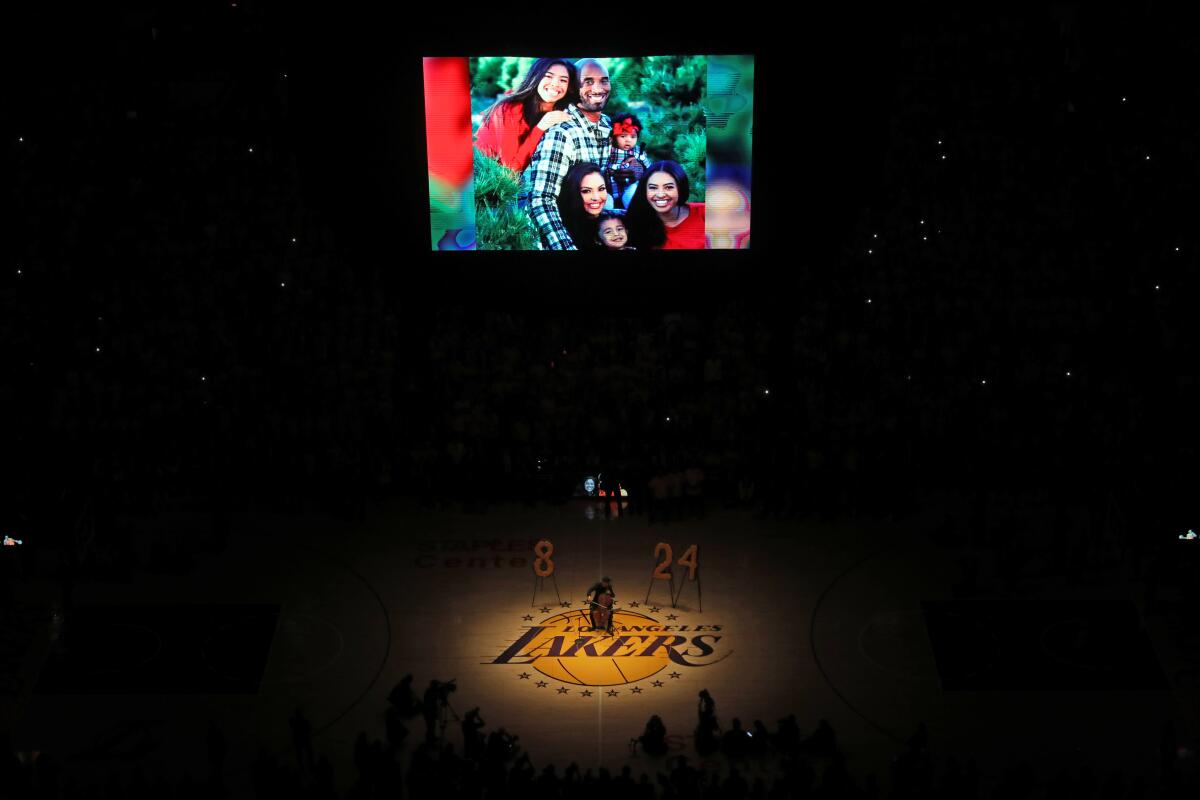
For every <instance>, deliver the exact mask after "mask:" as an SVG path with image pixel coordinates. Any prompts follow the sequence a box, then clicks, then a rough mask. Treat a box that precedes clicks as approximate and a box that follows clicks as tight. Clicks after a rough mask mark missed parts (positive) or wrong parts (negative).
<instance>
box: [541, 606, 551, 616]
mask: <svg viewBox="0 0 1200 800" xmlns="http://www.w3.org/2000/svg"><path fill="white" fill-rule="evenodd" d="M542 613H543V614H549V613H550V609H548V608H546V607H545V606H542Z"/></svg>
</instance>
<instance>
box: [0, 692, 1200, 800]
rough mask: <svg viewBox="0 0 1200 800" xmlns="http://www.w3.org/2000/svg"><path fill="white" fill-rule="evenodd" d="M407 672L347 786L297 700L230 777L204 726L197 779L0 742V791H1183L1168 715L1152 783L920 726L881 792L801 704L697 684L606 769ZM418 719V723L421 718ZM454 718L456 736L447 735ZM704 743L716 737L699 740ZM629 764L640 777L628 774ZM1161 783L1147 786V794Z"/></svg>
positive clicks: (646, 795) (84, 799)
mask: <svg viewBox="0 0 1200 800" xmlns="http://www.w3.org/2000/svg"><path fill="white" fill-rule="evenodd" d="M411 678H412V676H411V675H409V676H406V678H405V680H404V681H403V682H402V683H401V684H400V685H398V686H397V687H396V688H395V689H394V690H393V691H392V693H391V695H390V696H389V703H388V707H387V708H386V709H385V711H384V716H385V718H386V720H387V723H386V727H385V734H384V737H383V738H382V739H380V738H377V737H376V736H372V735H369V734H368V732H367V731H360V732H359V734H358V736H357V738H356V739H355V743H354V752H353V765H354V769H355V776H354V778H353V780H352V781H351V782H350V788H349V789H348V790H347V791H346V792H345V794H344V795H343V794H341V793H339V792H338V790H337V789H336V788H335V787H336V783H337V782H336V781H335V777H334V768H333V766H332V764H331V762H330V759H329V754H328V753H324V752H321V750H320V748H319V742H318V743H316V744H314V737H313V733H312V726H311V723H310V722H309V720H308V719H307V718H306V717H305V716H304V713H303V711H302V710H300V709H297V710H296V712H295V713H294V714H293V715H292V717H291V718H290V719H289V720H287V726H288V728H289V729H290V732H291V743H292V747H291V748H290V750H289V752H287V753H286V754H283V753H280V752H277V751H274V750H272V749H270V748H267V747H261V748H260V749H259V752H258V753H257V755H256V757H255V758H254V759H253V761H252V762H251V764H250V766H249V774H245V773H244V772H243V773H241V774H235V770H234V769H233V768H232V767H231V766H230V765H229V764H227V761H228V756H229V745H228V741H227V740H226V737H225V733H224V732H223V731H222V730H221V729H220V728H219V727H217V726H216V725H213V724H212V723H210V724H209V726H208V730H207V731H206V732H205V734H204V752H205V756H206V762H207V771H206V773H205V774H204V775H203V776H201V777H195V776H192V775H182V776H174V775H165V774H163V773H162V771H161V770H160V769H158V770H155V771H154V773H153V774H147V771H146V770H145V769H144V768H143V767H142V766H134V767H132V768H127V769H121V770H115V771H111V772H110V773H109V777H108V779H107V781H105V782H103V783H102V784H96V785H88V784H87V783H86V782H84V781H81V780H79V779H78V778H77V777H76V775H75V774H73V772H72V770H71V769H70V768H69V767H67V766H66V765H64V764H63V763H62V761H61V760H60V759H59V757H58V756H56V755H55V754H54V753H41V754H40V755H39V757H38V758H37V759H36V760H35V761H32V763H31V762H30V759H29V758H25V759H20V758H18V757H17V756H16V755H13V753H12V748H11V747H10V746H4V747H0V791H3V792H4V796H5V797H11V798H14V800H43V798H45V799H46V800H49V799H50V798H53V800H100V798H103V799H104V800H116V798H121V799H122V800H152V799H153V800H165V799H167V798H180V800H221V799H222V798H229V797H234V796H243V795H242V794H241V792H242V791H243V790H244V789H250V790H251V791H252V796H253V797H255V798H256V799H257V800H337V798H339V797H344V798H346V800H369V799H371V798H401V797H411V798H416V799H417V800H421V799H422V798H463V799H464V800H467V799H470V800H476V799H477V798H502V797H530V796H537V797H547V798H560V797H561V798H603V797H611V796H613V795H614V794H615V795H619V796H621V797H628V798H634V800H654V799H655V798H662V799H663V800H676V798H679V800H685V799H686V798H697V799H703V798H714V799H719V800H783V798H795V799H796V800H800V799H801V798H812V800H877V799H878V798H881V797H885V796H886V797H889V798H892V800H918V799H919V798H931V799H932V800H980V798H994V799H995V800H1032V799H1033V798H1041V797H1046V798H1055V800H1096V798H1099V800H1138V799H1139V798H1144V797H1163V798H1175V797H1184V796H1185V795H1184V794H1182V793H1181V792H1182V788H1181V771H1180V766H1179V763H1178V754H1177V748H1178V740H1177V737H1176V733H1175V730H1174V728H1173V727H1172V726H1171V725H1167V726H1164V728H1163V730H1162V731H1161V732H1160V736H1159V739H1160V745H1159V751H1160V756H1161V769H1162V772H1161V782H1160V783H1158V784H1157V785H1156V786H1153V787H1152V786H1148V784H1147V781H1146V779H1145V778H1144V777H1142V776H1132V777H1131V776H1128V775H1126V774H1125V773H1124V772H1123V771H1122V770H1120V769H1108V770H1105V771H1103V772H1097V771H1096V770H1093V769H1092V768H1090V767H1086V766H1085V767H1082V768H1079V769H1061V770H1059V771H1058V772H1057V773H1055V774H1052V775H1044V774H1039V773H1038V771H1037V770H1036V769H1035V768H1034V767H1033V766H1032V765H1031V764H1030V763H1029V761H1027V760H1023V759H1021V760H1017V761H1016V762H1015V763H1014V764H1013V765H1011V766H1009V767H1008V768H1007V769H1005V770H1004V772H1003V773H1002V774H1000V775H996V776H984V775H982V774H981V772H980V770H979V767H978V766H977V765H976V763H975V762H974V760H972V759H967V760H965V761H963V760H961V759H959V758H958V757H955V756H953V755H950V756H943V755H941V754H939V752H938V748H937V743H936V742H933V743H931V742H930V737H929V733H928V731H927V730H926V727H925V724H924V723H920V724H919V725H918V726H917V728H916V730H915V731H914V732H913V733H912V735H910V736H909V737H908V738H907V739H906V740H905V741H903V742H902V743H900V744H898V745H897V747H896V754H895V757H894V758H893V759H892V760H891V763H890V767H889V773H890V774H889V775H888V776H887V778H886V781H887V785H889V786H890V790H887V792H886V794H885V793H884V790H883V789H881V780H880V776H878V775H876V774H874V773H868V774H865V775H861V774H856V771H853V770H852V769H851V768H850V766H849V764H850V763H851V762H852V760H853V754H848V753H846V752H845V751H844V750H843V748H842V747H841V745H840V744H839V741H838V737H837V733H836V731H835V730H834V728H833V726H832V725H830V724H829V722H828V721H827V720H820V721H819V722H818V723H817V724H816V725H815V726H814V727H813V728H812V729H811V730H810V731H807V732H806V731H803V730H802V729H801V727H800V724H799V722H798V721H797V718H796V715H795V714H788V715H786V716H784V717H782V718H781V719H779V720H778V721H777V723H776V724H775V726H774V727H773V728H768V727H767V726H766V725H765V724H764V723H763V722H762V721H761V720H755V721H754V724H753V725H752V726H745V727H744V726H743V725H742V723H741V721H740V720H739V719H737V718H732V719H727V720H724V721H722V719H721V718H720V717H719V716H718V715H717V713H716V707H715V703H714V701H713V698H712V697H711V695H709V694H708V692H707V691H704V692H702V693H701V701H700V704H699V711H698V719H697V724H696V728H695V738H694V741H695V743H696V746H695V748H694V752H693V751H691V750H689V751H688V752H686V753H681V752H673V753H670V754H668V752H667V750H668V748H667V746H666V744H665V738H666V736H667V733H668V732H667V730H666V728H665V726H663V724H662V722H661V720H659V718H658V717H657V716H653V717H651V719H650V721H648V722H647V725H646V730H645V732H644V733H643V734H642V736H640V737H634V739H633V741H631V743H630V746H631V750H632V751H633V752H632V753H631V756H632V757H631V761H632V762H633V763H634V764H636V767H635V766H631V765H626V766H623V767H622V768H621V769H620V771H619V772H618V773H616V774H614V773H613V772H612V771H610V770H609V769H607V768H605V767H598V768H596V769H592V768H590V767H589V768H580V766H579V765H578V764H576V763H574V762H572V763H570V764H567V765H565V766H564V767H561V771H560V767H558V766H556V765H553V764H547V765H543V766H541V767H540V768H539V767H537V766H535V765H534V763H533V761H532V760H531V759H530V756H529V754H528V753H526V752H524V751H523V750H522V748H521V746H520V736H519V735H518V734H516V733H514V732H510V731H507V730H505V729H504V728H496V729H493V730H490V731H486V732H485V727H486V722H485V720H484V719H483V717H482V715H481V713H480V709H478V708H475V709H471V710H470V711H469V712H467V714H466V715H465V716H464V717H462V718H458V717H457V715H453V716H454V717H455V718H456V724H451V725H446V724H443V723H442V722H440V721H439V719H440V714H441V705H442V704H441V701H439V700H438V699H436V698H435V697H433V696H432V695H434V694H435V691H434V688H433V687H434V685H436V684H437V683H438V682H436V681H434V682H432V683H431V688H430V689H429V690H427V691H426V692H425V695H424V696H423V697H419V696H418V695H417V694H415V693H414V692H413V691H412V688H411ZM418 716H424V717H425V725H424V727H425V733H424V736H421V735H420V734H419V732H418V731H417V730H410V725H411V726H412V727H413V728H417V726H418V725H419V721H416V720H415V718H416V717H418ZM454 727H459V728H461V737H460V736H459V735H458V734H457V733H455V732H454V731H453V728H454ZM705 739H709V740H710V741H711V745H710V746H702V745H701V742H702V741H704V740H705ZM635 771H636V772H637V773H638V774H637V776H636V777H635ZM1152 791H1153V792H1157V793H1150V792H1152Z"/></svg>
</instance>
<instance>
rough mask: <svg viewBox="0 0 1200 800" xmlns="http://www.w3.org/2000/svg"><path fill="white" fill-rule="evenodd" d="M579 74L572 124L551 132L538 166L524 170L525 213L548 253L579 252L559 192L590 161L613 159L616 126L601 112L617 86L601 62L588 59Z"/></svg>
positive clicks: (541, 147) (540, 147) (540, 148)
mask: <svg viewBox="0 0 1200 800" xmlns="http://www.w3.org/2000/svg"><path fill="white" fill-rule="evenodd" d="M575 66H576V68H577V69H578V70H579V104H578V105H575V106H572V107H571V108H569V109H567V113H568V114H570V115H571V119H569V120H568V121H566V122H563V123H560V124H558V125H555V126H554V127H553V128H551V129H550V130H548V131H546V133H545V135H543V136H542V141H541V142H540V143H539V144H538V146H537V150H535V151H534V153H533V160H532V161H530V162H529V166H528V167H527V168H526V169H525V176H524V180H523V181H522V184H521V185H522V190H521V195H520V197H519V198H518V201H519V204H520V205H521V207H523V208H524V207H528V208H529V210H530V213H532V214H533V221H534V223H535V224H536V225H537V228H538V232H539V233H540V234H541V236H540V239H541V242H540V243H541V249H543V250H576V249H578V248H576V247H575V243H574V242H572V241H571V234H569V233H567V228H566V226H565V225H563V221H562V218H561V217H560V216H559V213H558V191H559V188H560V187H561V186H562V181H563V178H564V177H566V175H567V170H569V169H570V168H571V166H572V165H573V164H577V163H579V162H582V161H590V162H591V163H593V164H596V165H597V166H599V165H601V164H604V163H605V162H607V161H608V158H609V156H610V154H611V153H612V136H611V134H612V122H611V121H610V120H609V118H608V117H607V116H605V115H604V114H603V113H602V112H603V110H604V106H605V104H606V103H607V102H608V98H609V96H610V95H611V94H612V84H611V82H610V81H609V77H608V70H607V69H605V68H604V65H603V64H601V63H600V62H599V61H596V60H595V59H591V58H585V59H582V60H580V61H577V62H576V63H575Z"/></svg>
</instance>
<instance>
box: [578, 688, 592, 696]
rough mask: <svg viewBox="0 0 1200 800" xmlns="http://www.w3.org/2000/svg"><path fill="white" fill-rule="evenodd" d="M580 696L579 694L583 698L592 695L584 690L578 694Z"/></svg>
mask: <svg viewBox="0 0 1200 800" xmlns="http://www.w3.org/2000/svg"><path fill="white" fill-rule="evenodd" d="M580 694H581V695H583V696H584V697H591V696H592V693H591V691H590V690H588V689H584V690H583V691H582V692H580Z"/></svg>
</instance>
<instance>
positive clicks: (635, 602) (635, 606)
mask: <svg viewBox="0 0 1200 800" xmlns="http://www.w3.org/2000/svg"><path fill="white" fill-rule="evenodd" d="M629 607H630V608H641V607H642V604H641V603H639V602H637V601H636V600H634V601H633V602H632V603H630V604H629Z"/></svg>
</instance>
